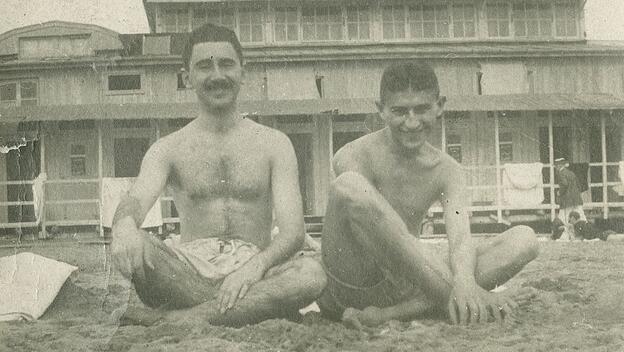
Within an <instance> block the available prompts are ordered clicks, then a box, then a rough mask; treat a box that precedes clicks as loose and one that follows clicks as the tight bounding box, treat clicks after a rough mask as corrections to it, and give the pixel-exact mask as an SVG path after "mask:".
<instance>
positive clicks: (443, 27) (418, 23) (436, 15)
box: [409, 4, 451, 38]
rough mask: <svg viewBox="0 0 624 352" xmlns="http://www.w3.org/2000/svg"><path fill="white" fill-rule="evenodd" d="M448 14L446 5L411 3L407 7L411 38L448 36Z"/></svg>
mask: <svg viewBox="0 0 624 352" xmlns="http://www.w3.org/2000/svg"><path fill="white" fill-rule="evenodd" d="M450 20H451V19H450V15H449V12H448V6H447V5H446V4H443V5H429V4H427V5H412V6H410V7H409V26H410V37H411V38H448V37H449V23H450Z"/></svg>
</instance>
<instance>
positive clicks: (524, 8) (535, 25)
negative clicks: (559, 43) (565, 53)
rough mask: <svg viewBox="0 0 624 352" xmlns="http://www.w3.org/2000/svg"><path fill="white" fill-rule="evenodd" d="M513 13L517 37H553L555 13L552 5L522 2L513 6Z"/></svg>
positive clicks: (542, 2) (540, 2)
mask: <svg viewBox="0 0 624 352" xmlns="http://www.w3.org/2000/svg"><path fill="white" fill-rule="evenodd" d="M512 12H513V22H514V34H515V36H516V37H550V36H552V23H553V13H552V7H551V5H550V3H548V2H544V1H522V2H518V3H514V4H513V10H512Z"/></svg>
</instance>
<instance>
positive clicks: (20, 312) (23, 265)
mask: <svg viewBox="0 0 624 352" xmlns="http://www.w3.org/2000/svg"><path fill="white" fill-rule="evenodd" d="M76 269H78V268H77V267H75V266H72V265H69V264H66V263H63V262H59V261H56V260H53V259H48V258H45V257H42V256H40V255H36V254H33V253H19V254H15V255H11V256H8V257H3V258H0V297H2V298H1V299H0V321H11V320H36V319H39V317H41V316H42V315H43V313H45V311H46V309H48V307H49V306H50V304H51V303H52V301H54V298H56V295H57V294H58V293H59V290H60V289H61V287H63V284H64V283H65V281H66V280H67V278H68V277H69V275H70V274H71V273H72V272H74V271H75V270H76Z"/></svg>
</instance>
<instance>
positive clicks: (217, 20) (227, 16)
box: [193, 7, 236, 31]
mask: <svg viewBox="0 0 624 352" xmlns="http://www.w3.org/2000/svg"><path fill="white" fill-rule="evenodd" d="M206 22H210V23H213V24H217V25H220V26H223V27H227V28H229V29H231V30H233V31H236V16H235V9H234V8H233V7H214V8H213V7H211V8H208V7H197V8H194V9H193V29H195V28H198V27H200V26H201V25H203V24H205V23H206Z"/></svg>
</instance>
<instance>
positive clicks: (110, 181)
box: [101, 177, 163, 227]
mask: <svg viewBox="0 0 624 352" xmlns="http://www.w3.org/2000/svg"><path fill="white" fill-rule="evenodd" d="M133 183H134V178H132V177H105V178H103V179H102V195H101V196H102V226H104V227H112V226H113V217H114V216H115V210H117V206H118V205H119V202H120V201H121V198H123V197H124V196H125V195H126V194H128V191H129V190H130V187H132V184H133ZM162 224H163V218H162V210H161V205H160V198H158V199H157V200H156V203H154V206H153V207H152V209H150V211H148V212H147V215H146V216H145V220H143V224H142V225H141V227H157V226H162Z"/></svg>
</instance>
